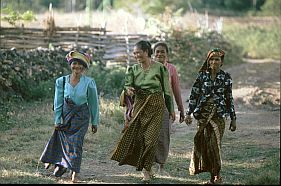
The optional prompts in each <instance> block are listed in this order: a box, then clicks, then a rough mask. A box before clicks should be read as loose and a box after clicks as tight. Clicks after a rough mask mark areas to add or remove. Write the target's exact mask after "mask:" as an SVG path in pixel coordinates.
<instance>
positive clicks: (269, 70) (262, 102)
mask: <svg viewBox="0 0 281 186" xmlns="http://www.w3.org/2000/svg"><path fill="white" fill-rule="evenodd" d="M226 71H228V72H230V73H231V75H232V79H233V82H234V84H233V96H234V99H235V105H236V114H237V118H238V119H237V131H236V132H235V133H231V134H230V131H229V130H226V133H225V135H233V137H234V138H237V139H240V138H243V142H245V143H256V144H259V145H260V146H261V147H262V146H273V147H280V61H274V60H270V59H268V60H247V62H246V63H244V64H242V65H239V66H236V67H233V68H231V69H227V70H226ZM182 92H183V94H182V95H183V100H186V99H187V97H188V96H189V92H190V90H189V89H186V90H182ZM177 117H178V116H177ZM195 130H196V129H195V125H192V126H186V125H185V124H179V125H178V123H175V125H173V133H172V135H171V138H172V139H171V150H170V155H172V154H173V153H175V152H177V153H187V152H189V151H191V149H192V142H190V143H189V144H187V146H185V147H181V148H179V147H178V146H174V145H173V143H174V141H176V140H177V138H178V137H179V136H181V135H188V133H194V132H195ZM185 145H186V144H185ZM107 158H108V157H105V159H104V160H97V161H95V160H93V158H91V159H85V158H84V159H83V163H82V172H81V178H82V179H83V180H84V181H83V182H81V183H140V182H136V177H140V178H141V174H140V173H139V172H136V171H135V168H134V167H131V166H118V165H117V163H116V162H115V161H111V160H108V159H107ZM180 166H182V165H180ZM186 166H188V165H186ZM185 168H186V167H185ZM158 177H159V176H158ZM93 178H94V179H93ZM160 178H161V176H160ZM180 179H182V181H183V183H184V182H185V181H186V180H187V179H188V178H186V177H183V178H180ZM139 180H140V179H139ZM61 182H62V183H67V181H61ZM175 183H179V182H175ZM185 183H186V182H185Z"/></svg>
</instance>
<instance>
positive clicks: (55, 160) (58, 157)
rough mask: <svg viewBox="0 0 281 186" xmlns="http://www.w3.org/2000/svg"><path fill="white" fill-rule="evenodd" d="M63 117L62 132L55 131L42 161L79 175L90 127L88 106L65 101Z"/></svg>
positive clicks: (68, 100)
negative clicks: (86, 136)
mask: <svg viewBox="0 0 281 186" xmlns="http://www.w3.org/2000/svg"><path fill="white" fill-rule="evenodd" d="M62 117H63V118H64V120H63V124H62V125H60V130H54V132H53V134H52V136H51V138H50V140H49V141H48V143H47V145H46V147H45V149H44V151H43V153H42V155H41V157H40V160H41V161H42V162H43V163H51V164H59V165H62V166H63V167H66V168H69V169H70V170H72V171H74V172H77V173H79V172H80V166H81V159H82V151H83V150H82V146H83V141H84V137H85V134H86V132H87V130H88V126H89V117H90V113H89V108H88V105H87V104H86V103H85V104H83V105H75V104H74V103H73V102H72V101H71V100H70V99H65V101H64V106H63V115H62Z"/></svg>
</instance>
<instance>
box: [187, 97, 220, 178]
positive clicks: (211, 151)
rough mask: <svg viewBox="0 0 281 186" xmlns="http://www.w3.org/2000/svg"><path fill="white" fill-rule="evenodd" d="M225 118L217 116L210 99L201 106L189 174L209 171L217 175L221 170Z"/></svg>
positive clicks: (214, 106)
mask: <svg viewBox="0 0 281 186" xmlns="http://www.w3.org/2000/svg"><path fill="white" fill-rule="evenodd" d="M224 129H225V119H224V118H222V117H219V116H218V115H217V112H216V105H215V104H214V103H213V101H212V99H211V100H210V101H208V102H207V103H206V105H204V106H203V107H202V111H201V119H199V120H198V121H197V133H196V135H195V137H194V147H193V151H192V157H191V161H190V166H189V173H190V175H194V174H198V173H201V172H210V173H211V175H212V176H215V175H219V174H218V173H219V172H220V170H221V161H222V160H221V140H222V137H223V134H224Z"/></svg>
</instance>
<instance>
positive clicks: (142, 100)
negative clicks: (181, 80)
mask: <svg viewBox="0 0 281 186" xmlns="http://www.w3.org/2000/svg"><path fill="white" fill-rule="evenodd" d="M135 96H136V97H135V103H134V111H133V117H132V119H131V121H130V123H129V127H128V129H127V130H126V131H125V132H124V133H123V135H122V136H121V139H120V141H119V143H118V145H117V147H116V148H115V150H114V152H113V155H112V156H111V159H112V160H115V161H118V162H119V165H125V164H127V165H132V166H135V167H136V170H137V171H141V170H142V169H143V168H145V169H146V170H147V171H150V170H151V166H152V163H153V160H154V156H155V152H156V147H157V142H158V138H159V134H160V129H161V125H162V117H163V112H164V106H165V105H164V104H165V102H164V98H163V94H162V93H160V92H158V93H154V94H146V93H141V92H140V93H137V94H136V95H135Z"/></svg>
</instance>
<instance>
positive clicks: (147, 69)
mask: <svg viewBox="0 0 281 186" xmlns="http://www.w3.org/2000/svg"><path fill="white" fill-rule="evenodd" d="M151 64H152V62H151V61H149V64H148V66H147V67H146V68H144V67H143V66H142V64H141V65H140V66H141V68H142V70H143V71H144V72H148V71H149V69H150V67H151Z"/></svg>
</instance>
